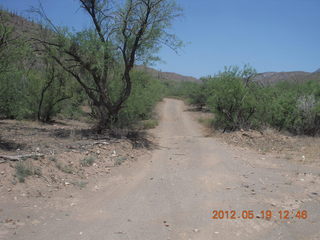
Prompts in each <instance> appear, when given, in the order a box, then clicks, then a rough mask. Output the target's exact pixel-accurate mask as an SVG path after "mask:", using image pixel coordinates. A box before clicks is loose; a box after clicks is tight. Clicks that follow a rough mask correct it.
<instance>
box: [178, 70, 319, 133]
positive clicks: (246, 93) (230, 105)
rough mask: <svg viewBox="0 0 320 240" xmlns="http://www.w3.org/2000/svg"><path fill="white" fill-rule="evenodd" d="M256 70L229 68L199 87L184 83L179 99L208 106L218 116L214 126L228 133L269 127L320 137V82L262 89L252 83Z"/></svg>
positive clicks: (276, 85)
mask: <svg viewBox="0 0 320 240" xmlns="http://www.w3.org/2000/svg"><path fill="white" fill-rule="evenodd" d="M255 74H256V71H255V70H254V69H252V68H251V67H250V66H248V65H246V66H244V68H243V69H240V68H238V67H229V68H225V71H224V72H221V73H219V74H218V75H216V76H213V77H210V76H209V77H205V78H202V79H201V80H202V83H201V84H199V86H198V87H197V86H193V85H192V84H190V83H182V84H180V85H178V87H177V86H176V88H175V90H178V91H176V92H175V93H176V94H177V96H183V97H184V98H187V99H191V100H190V103H194V104H196V103H199V102H200V103H201V104H202V103H203V102H204V103H205V104H206V106H207V107H209V109H210V110H211V111H212V112H213V113H214V116H215V117H214V120H213V124H212V125H213V126H214V127H216V128H222V129H224V130H231V131H233V130H238V129H248V128H254V129H261V128H264V127H267V126H271V127H274V128H276V129H278V130H280V131H281V130H286V131H289V132H291V133H293V134H306V135H317V134H320V82H319V81H317V80H314V81H308V82H302V83H301V82H300V83H296V82H279V83H276V84H272V85H267V86H261V85H259V84H258V83H256V82H254V81H252V79H253V77H254V76H255Z"/></svg>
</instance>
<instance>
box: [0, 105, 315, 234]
mask: <svg viewBox="0 0 320 240" xmlns="http://www.w3.org/2000/svg"><path fill="white" fill-rule="evenodd" d="M186 109H187V108H186V106H185V105H184V103H183V102H182V101H180V100H173V99H165V100H164V102H162V103H161V105H160V106H159V116H160V124H159V126H158V127H157V128H156V129H154V130H152V134H153V135H154V136H155V142H156V143H157V145H158V147H157V149H156V150H154V151H153V152H152V154H150V155H148V154H146V155H144V156H143V157H140V158H139V160H138V161H136V162H133V163H131V164H127V165H123V166H120V167H118V168H115V169H114V170H113V171H112V172H111V173H110V174H109V176H108V177H101V178H98V179H97V181H96V182H95V183H94V184H89V185H88V186H87V187H86V188H84V189H82V190H81V191H80V190H76V189H72V190H70V192H69V193H68V194H69V197H66V195H62V194H58V193H57V195H56V196H53V197H52V198H51V199H49V200H47V201H45V202H44V201H43V199H39V200H38V201H36V202H32V204H31V203H30V202H28V201H26V202H24V201H21V200H20V201H16V200H15V199H7V200H3V199H0V200H1V202H0V222H1V223H0V224H1V225H0V239H12V240H18V239H21V240H22V239H23V240H38V239H39V240H40V239H41V240H43V239H57V240H64V239H80V240H81V239H86V240H91V239H92V240H94V239H106V240H118V239H119V240H120V239H124V240H168V239H171V240H180V239H181V240H184V239H185V240H189V239H192V240H202V239H203V240H208V239H224V240H229V239H230V240H233V239H243V240H248V239H249V240H250V239H266V240H270V239H271V240H273V239H288V240H294V239H299V240H302V239H309V240H316V239H320V230H319V229H320V184H319V183H320V169H319V167H318V166H317V165H308V164H303V163H301V162H297V161H290V159H286V158H284V159H282V158H274V157H273V155H268V154H263V155H262V154H260V153H258V152H256V151H252V150H244V149H242V148H238V147H236V146H230V145H228V144H226V143H222V142H221V141H220V140H219V139H216V138H212V137H205V134H204V129H203V128H202V126H201V125H200V124H199V123H198V122H197V120H196V119H195V118H194V117H193V115H192V114H191V113H190V112H188V111H186ZM19 198H20V197H19ZM215 210H217V211H220V210H222V211H224V216H223V214H222V213H221V214H220V216H221V218H223V219H212V217H213V216H214V215H213V211H215ZM267 210H270V211H272V213H273V216H272V218H271V219H266V218H263V216H262V213H261V211H267ZM225 211H229V212H228V217H229V219H226V218H227V217H226V215H227V214H226V212H225ZM231 211H235V212H231ZM248 211H253V212H252V213H253V214H254V216H253V217H252V219H247V218H251V216H252V215H251V212H250V214H249V212H248ZM279 211H282V213H284V214H283V215H287V214H286V213H288V219H284V218H285V217H284V216H282V217H283V219H280V216H279V213H278V212H279ZM285 211H288V212H285ZM299 211H300V212H299ZM302 211H307V213H308V215H307V216H305V215H303V214H302ZM233 213H235V215H234V218H235V219H231V218H233V217H232V216H233ZM297 213H301V214H297ZM304 213H306V212H304ZM249 215H250V217H248V216H249ZM302 215H303V216H304V217H301V216H302ZM305 217H306V219H303V218H305ZM16 219H22V220H19V221H18V222H17V221H16Z"/></svg>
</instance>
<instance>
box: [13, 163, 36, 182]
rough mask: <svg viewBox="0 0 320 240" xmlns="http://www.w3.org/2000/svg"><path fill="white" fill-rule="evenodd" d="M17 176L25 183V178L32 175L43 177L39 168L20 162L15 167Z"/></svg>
mask: <svg viewBox="0 0 320 240" xmlns="http://www.w3.org/2000/svg"><path fill="white" fill-rule="evenodd" d="M15 169H16V174H15V176H16V177H17V178H18V180H19V182H25V178H26V177H28V176H32V175H38V176H41V171H40V169H39V168H35V167H34V166H33V165H32V163H31V162H22V161H20V162H18V163H17V164H16V166H15Z"/></svg>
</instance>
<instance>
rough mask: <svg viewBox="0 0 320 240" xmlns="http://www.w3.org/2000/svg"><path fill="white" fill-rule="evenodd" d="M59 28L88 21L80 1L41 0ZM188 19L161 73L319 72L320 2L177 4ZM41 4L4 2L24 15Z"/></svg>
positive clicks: (179, 25) (165, 53)
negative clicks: (241, 68) (180, 44)
mask: <svg viewBox="0 0 320 240" xmlns="http://www.w3.org/2000/svg"><path fill="white" fill-rule="evenodd" d="M42 3H43V5H44V7H45V9H46V12H47V13H48V15H49V17H50V18H52V19H53V21H54V22H55V23H56V24H60V25H65V24H68V26H70V27H74V28H75V29H80V28H82V27H85V26H88V18H87V17H86V16H85V15H84V13H83V11H82V10H79V7H78V4H77V1H76V0H55V1H52V0H42ZM178 3H179V4H180V6H181V7H182V8H183V9H184V16H183V17H181V18H180V19H177V20H176V21H175V22H174V26H173V29H172V32H174V33H175V34H176V35H177V36H178V37H179V38H180V39H181V40H183V41H184V42H185V47H184V48H183V49H181V50H180V52H179V54H178V55H177V54H175V53H174V52H172V51H171V50H170V49H168V48H165V47H164V48H163V49H162V50H161V51H160V53H159V56H160V57H161V59H162V60H163V62H159V63H156V65H155V67H156V68H157V69H161V70H162V71H170V72H176V73H180V74H184V75H190V76H195V77H201V76H206V75H213V74H215V73H217V72H218V71H219V70H222V69H223V67H224V66H229V65H244V64H246V63H250V64H251V65H252V66H253V67H255V68H256V69H257V71H258V72H266V71H296V70H301V71H308V72H312V71H315V70H316V69H318V68H320V46H319V45H320V31H319V23H320V0H178ZM37 4H38V0H23V1H22V0H0V5H2V6H3V7H5V8H8V9H10V10H15V11H17V12H18V13H24V14H26V13H25V12H24V10H27V9H28V8H29V7H30V6H32V5H37Z"/></svg>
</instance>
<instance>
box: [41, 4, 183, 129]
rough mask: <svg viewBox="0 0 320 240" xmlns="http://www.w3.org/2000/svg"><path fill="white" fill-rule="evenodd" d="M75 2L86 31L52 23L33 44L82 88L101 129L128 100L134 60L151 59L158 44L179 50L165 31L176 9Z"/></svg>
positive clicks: (165, 5) (178, 12) (179, 43)
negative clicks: (88, 24)
mask: <svg viewBox="0 0 320 240" xmlns="http://www.w3.org/2000/svg"><path fill="white" fill-rule="evenodd" d="M79 2H80V5H81V7H82V8H83V9H84V11H85V12H86V13H87V14H88V15H89V17H90V19H91V21H92V27H91V28H89V29H86V30H83V31H81V32H77V33H72V34H71V33H67V32H66V31H61V30H60V29H58V28H56V27H54V26H53V25H52V29H53V30H54V31H55V34H54V35H52V36H51V37H50V38H49V39H39V38H38V39H37V40H38V41H39V42H41V43H42V46H43V49H44V50H45V51H47V52H48V53H49V54H50V55H51V57H52V58H53V59H55V61H56V62H57V63H58V64H60V65H61V66H62V68H63V69H64V70H65V71H67V72H68V73H69V74H71V75H72V76H73V78H74V79H76V80H77V81H78V83H79V84H80V85H81V86H82V88H83V89H84V91H85V92H86V94H87V95H88V97H89V99H90V100H91V103H92V110H93V113H94V115H95V116H96V117H97V119H98V121H99V123H98V130H99V131H101V130H104V129H106V128H108V127H110V126H111V125H112V124H113V123H115V122H116V121H117V118H118V113H119V111H120V110H121V108H122V107H123V106H124V103H125V102H126V100H127V99H128V97H129V96H130V93H131V89H132V81H131V77H130V72H131V70H132V69H133V67H134V66H135V63H136V61H139V62H145V61H149V60H152V59H154V53H155V52H156V51H157V50H158V49H159V47H160V46H161V45H163V44H164V45H167V46H169V47H170V48H172V49H174V50H176V49H177V48H178V47H180V45H181V42H180V41H178V40H177V39H176V38H175V36H174V35H173V34H169V33H168V31H167V30H168V28H169V27H170V25H171V23H172V21H173V20H174V19H175V18H176V17H177V16H179V15H180V9H179V8H178V7H177V5H176V3H175V1H174V0H126V1H123V2H124V3H123V5H122V6H119V5H117V4H115V3H113V2H112V1H108V0H79ZM43 16H45V15H43ZM49 22H50V21H49Z"/></svg>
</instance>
